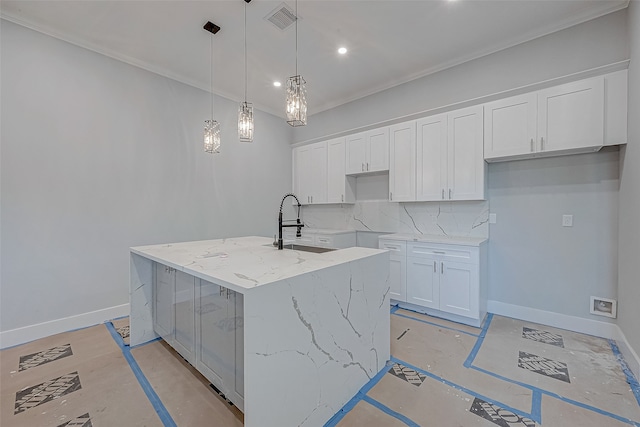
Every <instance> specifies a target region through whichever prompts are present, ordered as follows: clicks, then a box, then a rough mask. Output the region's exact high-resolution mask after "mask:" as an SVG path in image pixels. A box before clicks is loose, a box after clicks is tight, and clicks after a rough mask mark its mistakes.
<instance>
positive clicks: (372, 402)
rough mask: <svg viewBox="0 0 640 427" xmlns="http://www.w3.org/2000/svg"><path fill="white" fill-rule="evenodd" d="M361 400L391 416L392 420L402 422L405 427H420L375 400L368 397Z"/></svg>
mask: <svg viewBox="0 0 640 427" xmlns="http://www.w3.org/2000/svg"><path fill="white" fill-rule="evenodd" d="M362 400H364V401H365V402H367V403H368V404H370V405H373V406H375V407H376V408H378V409H380V410H381V411H382V412H384V413H386V414H388V415H391V416H392V417H394V418H397V419H398V420H400V421H402V422H403V423H405V424H406V425H408V426H410V427H420V425H419V424H417V423H415V422H413V421H412V420H411V419H409V418H408V417H406V416H405V415H402V414H401V413H400V412H396V411H394V410H393V409H391V408H389V407H388V406H386V405H383V404H382V403H380V402H378V401H377V400H375V399H372V398H370V397H369V396H364V397H363V398H362Z"/></svg>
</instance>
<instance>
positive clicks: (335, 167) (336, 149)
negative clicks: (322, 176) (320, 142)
mask: <svg viewBox="0 0 640 427" xmlns="http://www.w3.org/2000/svg"><path fill="white" fill-rule="evenodd" d="M345 175H346V152H345V139H344V138H337V139H332V140H331V141H327V202H328V203H343V202H345V195H346V194H345V190H346V187H347V186H346V179H347V177H346V176H345Z"/></svg>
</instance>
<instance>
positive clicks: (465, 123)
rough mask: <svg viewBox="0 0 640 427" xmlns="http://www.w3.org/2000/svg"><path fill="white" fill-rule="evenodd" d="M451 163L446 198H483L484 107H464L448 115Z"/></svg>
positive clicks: (449, 161) (449, 164)
mask: <svg viewBox="0 0 640 427" xmlns="http://www.w3.org/2000/svg"><path fill="white" fill-rule="evenodd" d="M448 123H449V130H448V156H447V157H448V162H447V170H448V174H447V182H448V187H447V188H446V189H445V197H446V198H447V199H449V200H482V199H484V188H485V168H486V164H485V161H484V155H483V143H482V138H483V132H482V125H483V120H482V107H481V106H475V107H470V108H463V109H461V110H457V111H454V112H451V113H449V116H448Z"/></svg>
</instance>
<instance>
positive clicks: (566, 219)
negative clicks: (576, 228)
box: [562, 215, 573, 227]
mask: <svg viewBox="0 0 640 427" xmlns="http://www.w3.org/2000/svg"><path fill="white" fill-rule="evenodd" d="M562 226H563V227H573V215H562Z"/></svg>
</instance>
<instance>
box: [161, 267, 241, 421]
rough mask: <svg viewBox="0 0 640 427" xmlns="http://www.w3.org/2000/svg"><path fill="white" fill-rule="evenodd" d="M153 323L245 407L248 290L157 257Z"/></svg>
mask: <svg viewBox="0 0 640 427" xmlns="http://www.w3.org/2000/svg"><path fill="white" fill-rule="evenodd" d="M154 270H155V271H154V283H153V299H152V301H153V304H154V306H153V328H154V330H155V331H156V333H157V334H158V335H160V336H161V337H162V339H163V340H165V341H166V342H167V343H168V344H169V345H171V346H172V347H173V348H174V349H175V350H176V351H177V352H178V353H179V354H180V355H181V356H182V357H184V358H185V359H186V360H187V361H188V362H189V363H191V364H192V365H193V366H194V367H195V368H196V369H197V370H198V371H199V372H200V373H202V375H204V376H205V377H206V378H207V379H208V380H209V381H211V383H212V384H213V385H214V386H216V388H218V389H219V390H220V391H221V392H222V393H224V395H225V396H226V397H227V398H228V399H229V400H231V401H232V402H233V403H234V404H235V405H236V406H237V407H238V408H239V409H240V410H244V329H243V325H244V310H243V296H242V294H239V293H237V292H234V291H232V290H230V289H227V288H224V287H222V286H219V285H216V284H214V283H211V282H207V281H205V280H201V279H197V278H195V277H193V276H191V275H189V274H186V273H183V272H181V271H177V270H175V269H174V268H171V267H167V266H165V265H162V264H159V263H155V267H154Z"/></svg>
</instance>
